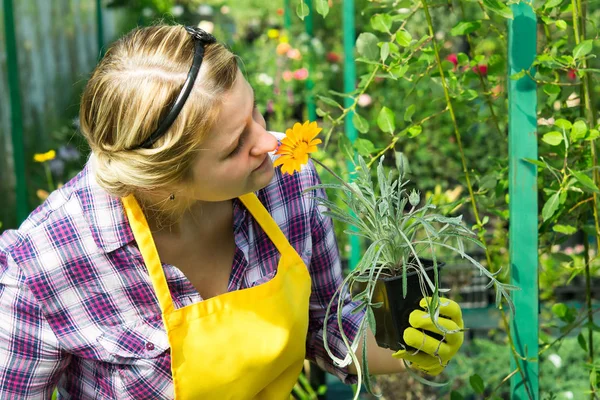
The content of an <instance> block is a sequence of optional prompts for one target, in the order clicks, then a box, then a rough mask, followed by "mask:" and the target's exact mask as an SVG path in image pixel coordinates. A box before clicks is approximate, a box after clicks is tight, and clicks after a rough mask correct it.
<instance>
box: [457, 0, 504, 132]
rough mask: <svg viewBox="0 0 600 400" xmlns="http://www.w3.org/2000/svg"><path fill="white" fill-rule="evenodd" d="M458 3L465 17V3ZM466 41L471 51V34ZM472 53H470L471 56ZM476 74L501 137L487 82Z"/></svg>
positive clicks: (481, 75)
mask: <svg viewBox="0 0 600 400" xmlns="http://www.w3.org/2000/svg"><path fill="white" fill-rule="evenodd" d="M458 4H460V10H461V12H462V15H463V18H464V19H466V17H465V16H466V13H465V5H464V3H463V2H462V1H459V2H458ZM466 36H467V42H468V43H469V49H470V50H471V51H472V49H473V39H472V38H471V34H469V33H468V34H467V35H466ZM472 56H473V55H472V54H471V58H473V57H472ZM477 76H479V83H480V84H481V88H482V89H483V96H484V98H485V102H486V103H487V105H488V108H489V109H490V114H491V116H492V120H493V121H494V127H495V128H496V131H498V134H499V135H500V137H502V131H501V130H500V123H499V122H498V117H496V112H495V111H494V107H493V104H492V100H491V99H490V97H491V96H490V95H489V94H488V87H487V83H486V81H485V79H483V74H481V73H480V74H477Z"/></svg>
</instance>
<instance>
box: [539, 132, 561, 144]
mask: <svg viewBox="0 0 600 400" xmlns="http://www.w3.org/2000/svg"><path fill="white" fill-rule="evenodd" d="M542 141H543V142H545V143H548V144H549V145H551V146H558V145H559V144H561V143H562V141H563V134H562V133H560V132H559V131H552V132H548V133H546V134H545V135H544V136H542Z"/></svg>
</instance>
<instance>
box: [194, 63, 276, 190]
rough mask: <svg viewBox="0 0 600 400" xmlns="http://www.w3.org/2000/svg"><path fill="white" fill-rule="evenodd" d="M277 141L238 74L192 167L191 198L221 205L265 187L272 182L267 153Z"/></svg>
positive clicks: (273, 147) (252, 92)
mask: <svg viewBox="0 0 600 400" xmlns="http://www.w3.org/2000/svg"><path fill="white" fill-rule="evenodd" d="M276 147H277V139H275V137H273V135H271V134H270V133H268V132H267V131H266V123H265V120H264V118H263V116H262V115H261V113H260V112H259V111H258V109H256V107H255V106H254V91H253V89H252V87H251V86H250V84H249V83H248V82H247V81H246V79H245V78H244V76H243V75H242V73H241V72H239V71H238V77H237V79H236V81H235V84H234V86H233V87H232V88H231V89H230V90H229V91H228V92H227V93H226V94H225V98H224V101H223V105H222V107H221V110H220V114H219V117H218V119H217V122H216V124H215V126H214V127H213V129H212V131H211V132H209V134H208V135H207V139H206V140H205V141H204V143H203V145H202V149H201V150H200V152H199V155H198V157H197V160H196V162H195V164H194V165H193V181H192V185H191V187H190V188H189V190H190V191H191V193H190V196H191V197H192V198H194V199H195V200H200V201H223V200H229V199H232V198H235V197H238V196H240V195H242V194H245V193H249V192H253V191H256V190H259V189H262V188H263V187H265V186H266V185H267V184H268V183H269V182H270V181H271V179H272V178H273V174H274V170H273V163H272V162H271V159H270V157H269V155H268V152H271V151H273V150H275V148H276Z"/></svg>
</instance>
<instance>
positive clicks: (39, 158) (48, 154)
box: [33, 150, 56, 163]
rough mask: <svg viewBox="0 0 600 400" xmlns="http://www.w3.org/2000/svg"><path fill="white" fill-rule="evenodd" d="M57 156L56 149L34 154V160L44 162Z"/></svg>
mask: <svg viewBox="0 0 600 400" xmlns="http://www.w3.org/2000/svg"><path fill="white" fill-rule="evenodd" d="M54 157H56V151H54V150H50V151H48V152H46V153H37V154H34V155H33V161H35V162H39V163H43V162H46V161H50V160H54Z"/></svg>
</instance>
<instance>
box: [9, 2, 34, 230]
mask: <svg viewBox="0 0 600 400" xmlns="http://www.w3.org/2000/svg"><path fill="white" fill-rule="evenodd" d="M3 4H4V30H5V35H6V55H7V60H6V64H7V70H8V88H9V92H10V126H11V128H12V132H11V139H12V147H13V163H14V167H15V177H16V201H17V223H18V224H21V222H23V221H24V220H25V218H27V214H29V206H28V202H27V181H26V179H25V149H24V147H25V146H24V144H23V113H22V111H21V87H20V86H21V85H20V82H21V81H20V79H19V57H18V52H17V39H16V31H15V18H14V11H13V2H12V0H4V1H3Z"/></svg>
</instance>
